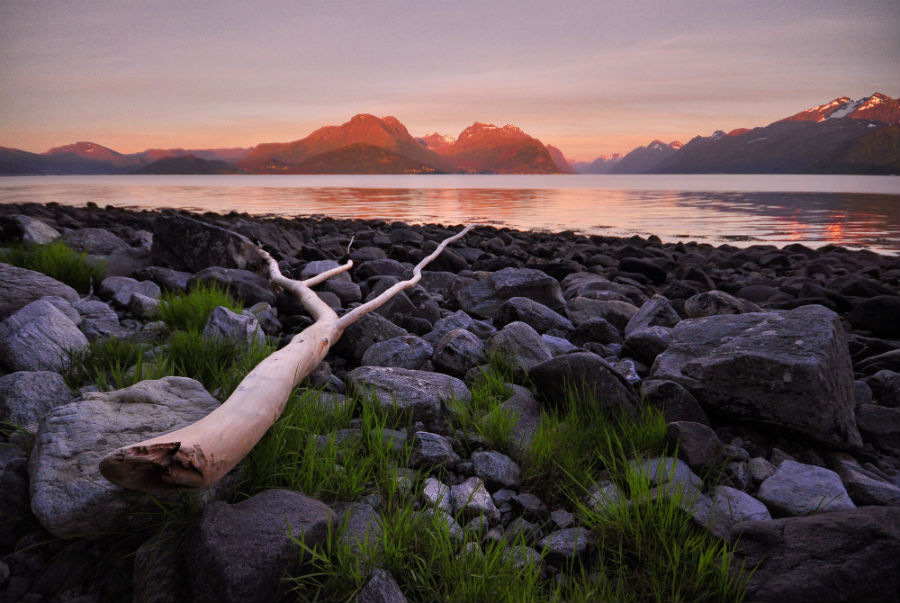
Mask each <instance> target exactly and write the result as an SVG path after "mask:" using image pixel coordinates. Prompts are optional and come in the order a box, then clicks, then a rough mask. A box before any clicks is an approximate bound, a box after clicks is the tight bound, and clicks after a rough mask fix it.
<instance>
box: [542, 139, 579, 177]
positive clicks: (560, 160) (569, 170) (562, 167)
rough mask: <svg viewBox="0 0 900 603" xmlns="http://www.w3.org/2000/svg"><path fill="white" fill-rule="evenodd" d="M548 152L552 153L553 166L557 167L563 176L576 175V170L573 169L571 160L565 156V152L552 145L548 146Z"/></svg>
mask: <svg viewBox="0 0 900 603" xmlns="http://www.w3.org/2000/svg"><path fill="white" fill-rule="evenodd" d="M547 152H548V153H550V159H552V160H553V165H555V166H556V169H557V170H559V171H560V172H562V173H563V174H574V173H575V168H573V167H572V164H571V163H569V160H568V159H566V157H565V156H564V155H563V152H562V151H560V150H559V149H557V148H556V147H555V146H553V145H552V144H548V145H547Z"/></svg>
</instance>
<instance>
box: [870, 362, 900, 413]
mask: <svg viewBox="0 0 900 603" xmlns="http://www.w3.org/2000/svg"><path fill="white" fill-rule="evenodd" d="M865 383H866V385H868V386H869V389H870V390H871V391H872V395H871V398H872V399H874V400H875V401H877V402H878V404H880V405H881V406H889V407H891V408H897V407H900V373H898V372H897V371H889V370H880V371H878V372H877V373H875V374H874V375H872V376H871V377H868V378H866V379H865Z"/></svg>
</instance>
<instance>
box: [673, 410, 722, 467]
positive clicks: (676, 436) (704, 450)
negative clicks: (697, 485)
mask: <svg viewBox="0 0 900 603" xmlns="http://www.w3.org/2000/svg"><path fill="white" fill-rule="evenodd" d="M666 439H668V440H669V442H670V443H672V444H674V445H675V446H677V447H678V458H680V459H681V460H683V461H684V462H685V463H687V464H688V466H689V467H690V468H691V469H693V470H694V471H700V472H702V471H706V470H708V469H712V468H713V467H715V466H716V465H718V464H719V463H721V462H722V461H724V460H725V448H724V446H723V445H722V441H721V440H719V436H717V435H716V432H714V431H713V430H712V429H711V428H710V427H709V426H707V425H703V424H702V423H692V422H690V421H676V422H674V423H669V424H668V425H666Z"/></svg>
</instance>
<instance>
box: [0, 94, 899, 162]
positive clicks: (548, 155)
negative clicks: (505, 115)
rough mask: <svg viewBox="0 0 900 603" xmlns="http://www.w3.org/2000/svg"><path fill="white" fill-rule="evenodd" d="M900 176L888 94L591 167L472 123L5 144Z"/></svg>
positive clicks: (3, 157) (359, 120) (145, 157)
mask: <svg viewBox="0 0 900 603" xmlns="http://www.w3.org/2000/svg"><path fill="white" fill-rule="evenodd" d="M576 172H577V173H583V174H645V173H859V174H900V101H898V99H893V98H890V97H888V96H885V95H883V94H880V93H875V94H873V95H872V96H868V97H865V98H862V99H859V100H856V101H854V100H852V99H850V98H848V97H846V96H845V97H841V98H837V99H835V100H833V101H831V102H829V103H826V104H823V105H819V106H817V107H812V108H810V109H806V110H804V111H800V112H799V113H796V114H794V115H791V116H790V117H786V118H784V119H781V120H779V121H776V122H773V123H771V124H769V125H767V126H764V127H756V128H739V129H736V130H732V131H731V132H728V133H725V132H722V131H716V132H714V133H713V134H712V135H710V136H696V137H694V138H693V139H691V140H690V141H689V142H688V143H687V144H684V145H682V144H681V143H679V142H677V141H673V142H669V143H666V142H663V141H661V140H654V141H653V142H651V143H650V144H648V145H647V146H641V147H638V148H636V149H633V150H632V151H630V152H628V153H617V154H614V155H608V156H601V157H598V158H596V159H595V160H594V161H591V162H571V161H568V160H567V159H566V158H565V156H564V154H563V152H562V151H560V150H559V149H557V148H556V147H554V146H552V145H545V144H544V143H543V142H541V141H540V140H538V139H537V138H534V137H532V136H529V135H528V134H526V133H525V132H523V131H522V130H521V129H519V128H517V127H516V126H513V125H509V124H507V125H505V126H502V127H499V126H495V125H493V124H487V123H480V122H476V123H474V124H472V125H471V126H469V127H468V128H466V129H465V130H463V131H462V132H461V133H460V134H459V136H458V137H456V138H453V137H451V136H447V135H443V134H438V133H433V134H428V135H426V136H422V137H414V136H412V135H411V134H410V133H409V131H408V130H407V129H406V126H404V125H403V124H402V123H401V122H400V121H399V120H398V119H397V118H395V117H376V116H374V115H369V114H359V115H356V116H354V117H353V118H351V119H350V121H348V122H346V123H344V124H341V125H339V126H325V127H323V128H319V129H318V130H316V131H314V132H312V133H311V134H309V135H308V136H306V137H305V138H301V139H299V140H295V141H292V142H269V143H261V144H258V145H256V146H254V147H252V148H218V149H148V150H146V151H142V152H140V153H131V154H123V153H119V152H117V151H114V150H113V149H109V148H107V147H104V146H101V145H99V144H96V143H93V142H78V143H75V144H70V145H65V146H60V147H55V148H52V149H50V150H49V151H47V152H45V153H30V152H27V151H22V150H19V149H11V148H6V147H0V175H43V174H230V173H237V174H241V173H243V174H434V173H473V174H555V173H576Z"/></svg>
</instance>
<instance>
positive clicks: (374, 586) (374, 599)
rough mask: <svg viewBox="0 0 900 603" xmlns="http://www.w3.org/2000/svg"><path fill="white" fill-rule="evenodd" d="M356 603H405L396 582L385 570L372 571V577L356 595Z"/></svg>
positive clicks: (378, 568) (374, 569) (376, 569)
mask: <svg viewBox="0 0 900 603" xmlns="http://www.w3.org/2000/svg"><path fill="white" fill-rule="evenodd" d="M356 603H406V597H404V596H403V592H402V591H401V590H400V587H399V586H398V585H397V581H396V580H394V577H393V576H392V575H391V573H390V572H389V571H387V570H383V569H381V568H380V567H376V568H373V569H372V575H371V577H370V578H369V580H368V582H366V584H365V586H363V587H362V589H361V590H360V591H359V594H358V595H356Z"/></svg>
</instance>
